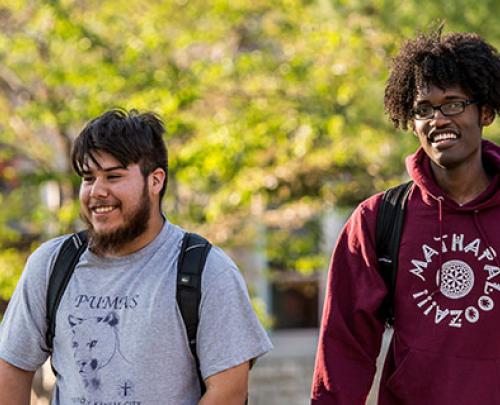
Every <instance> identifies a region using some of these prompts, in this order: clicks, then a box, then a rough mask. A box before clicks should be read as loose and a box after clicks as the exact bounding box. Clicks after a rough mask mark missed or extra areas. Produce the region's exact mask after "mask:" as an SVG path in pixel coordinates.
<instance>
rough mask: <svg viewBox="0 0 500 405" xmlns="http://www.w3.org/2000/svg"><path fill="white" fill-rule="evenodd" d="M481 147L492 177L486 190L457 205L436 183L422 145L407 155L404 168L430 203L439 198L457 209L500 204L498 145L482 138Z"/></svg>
mask: <svg viewBox="0 0 500 405" xmlns="http://www.w3.org/2000/svg"><path fill="white" fill-rule="evenodd" d="M481 148H482V156H483V162H484V165H485V166H486V167H488V169H489V171H490V172H491V173H494V177H493V179H492V181H491V182H490V184H489V185H488V187H487V188H486V190H484V191H483V192H482V193H481V194H480V195H479V196H477V197H476V198H475V199H474V200H472V201H469V202H468V203H467V204H464V205H459V204H457V203H456V202H455V201H453V200H452V199H451V198H449V197H448V196H447V195H446V194H445V193H444V192H443V190H442V189H441V188H440V187H439V185H438V184H437V183H436V180H435V179H434V175H433V174H432V169H431V161H430V159H429V157H428V156H427V155H426V153H425V152H424V150H423V148H422V147H420V148H419V149H418V150H417V152H415V153H414V154H413V155H410V156H408V158H407V159H406V169H407V171H408V173H409V175H410V176H411V178H412V179H413V180H414V182H415V184H417V186H418V187H419V188H420V190H421V191H422V197H423V199H424V202H425V203H427V204H429V205H431V204H433V202H435V201H436V200H438V199H439V200H441V201H442V202H443V205H445V206H446V207H447V208H452V209H456V210H459V211H471V210H478V209H484V208H490V207H494V206H498V205H500V192H499V186H500V175H499V173H500V146H498V145H496V144H494V143H493V142H490V141H487V140H484V139H483V141H482V144H481Z"/></svg>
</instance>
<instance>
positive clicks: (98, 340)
mask: <svg viewBox="0 0 500 405" xmlns="http://www.w3.org/2000/svg"><path fill="white" fill-rule="evenodd" d="M68 322H69V325H70V327H71V332H72V339H71V344H72V348H73V356H74V358H75V361H76V364H77V366H78V371H79V373H80V376H81V377H82V380H83V383H84V385H85V388H87V390H89V391H97V390H100V389H101V387H102V385H103V384H102V377H101V373H100V370H102V369H103V368H104V367H106V366H107V365H108V364H109V363H110V362H111V360H112V359H113V358H116V357H117V356H120V357H121V358H123V360H125V361H126V362H128V361H127V359H126V358H125V357H124V356H123V355H122V354H121V352H120V344H119V338H118V326H117V325H118V323H119V318H118V315H117V314H116V313H115V312H114V311H112V312H109V313H108V314H107V315H106V316H93V317H89V318H78V317H75V316H73V315H69V316H68Z"/></svg>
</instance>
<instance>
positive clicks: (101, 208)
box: [91, 205, 116, 214]
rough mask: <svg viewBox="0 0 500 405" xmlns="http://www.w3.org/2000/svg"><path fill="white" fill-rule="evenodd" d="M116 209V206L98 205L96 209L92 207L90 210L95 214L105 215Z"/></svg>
mask: <svg viewBox="0 0 500 405" xmlns="http://www.w3.org/2000/svg"><path fill="white" fill-rule="evenodd" d="M114 209H116V206H114V205H100V206H98V207H92V208H91V210H92V212H94V213H95V214H107V213H108V212H111V211H113V210H114Z"/></svg>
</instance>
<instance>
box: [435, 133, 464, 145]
mask: <svg viewBox="0 0 500 405" xmlns="http://www.w3.org/2000/svg"><path fill="white" fill-rule="evenodd" d="M456 139H458V135H457V134H455V133H453V132H442V133H439V134H436V135H433V136H431V137H430V141H431V143H440V142H445V141H454V140H456Z"/></svg>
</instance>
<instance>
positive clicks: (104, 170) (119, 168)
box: [82, 165, 128, 174]
mask: <svg viewBox="0 0 500 405" xmlns="http://www.w3.org/2000/svg"><path fill="white" fill-rule="evenodd" d="M115 170H128V169H127V167H125V166H122V165H119V166H110V167H100V168H98V169H97V171H102V172H112V171H115ZM91 173H92V171H90V170H87V169H84V170H82V174H91Z"/></svg>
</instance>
